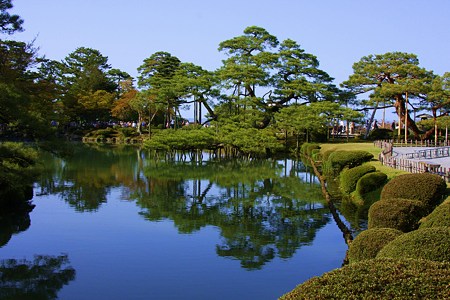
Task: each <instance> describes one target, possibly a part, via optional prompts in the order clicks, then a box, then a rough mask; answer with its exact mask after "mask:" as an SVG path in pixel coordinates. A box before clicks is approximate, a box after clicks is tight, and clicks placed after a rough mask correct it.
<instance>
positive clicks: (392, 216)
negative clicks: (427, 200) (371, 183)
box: [368, 198, 427, 232]
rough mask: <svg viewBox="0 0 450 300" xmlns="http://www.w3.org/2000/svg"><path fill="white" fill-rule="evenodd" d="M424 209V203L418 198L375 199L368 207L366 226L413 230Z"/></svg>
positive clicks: (424, 211)
mask: <svg viewBox="0 0 450 300" xmlns="http://www.w3.org/2000/svg"><path fill="white" fill-rule="evenodd" d="M426 211H427V210H426V208H425V205H424V204H423V203H422V202H420V201H418V200H409V199H401V198H394V199H385V200H381V201H377V202H375V203H374V204H372V205H371V206H370V208H369V214H368V221H369V224H368V228H369V229H370V228H394V229H398V230H400V231H403V232H408V231H411V230H415V229H417V228H418V227H419V221H420V219H421V218H422V217H424V216H425V215H426V213H427V212H426Z"/></svg>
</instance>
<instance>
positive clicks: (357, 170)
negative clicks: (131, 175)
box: [339, 164, 376, 194]
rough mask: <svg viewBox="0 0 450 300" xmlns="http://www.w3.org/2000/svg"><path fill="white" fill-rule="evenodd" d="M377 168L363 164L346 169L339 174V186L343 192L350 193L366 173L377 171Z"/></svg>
mask: <svg viewBox="0 0 450 300" xmlns="http://www.w3.org/2000/svg"><path fill="white" fill-rule="evenodd" d="M375 170H376V168H375V167H374V166H372V165H369V164H363V165H360V166H357V167H354V168H351V169H345V170H343V171H342V172H341V174H340V175H339V188H340V190H341V192H342V193H344V194H350V193H351V192H353V191H354V190H355V189H356V183H357V182H358V180H359V179H360V178H361V177H362V176H363V175H365V174H367V173H371V172H375Z"/></svg>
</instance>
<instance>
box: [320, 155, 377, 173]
mask: <svg viewBox="0 0 450 300" xmlns="http://www.w3.org/2000/svg"><path fill="white" fill-rule="evenodd" d="M372 158H373V154H371V153H369V152H367V151H359V150H357V151H342V150H339V151H334V152H332V153H331V154H330V156H329V157H328V159H327V161H325V162H324V166H323V167H324V169H323V171H324V173H325V174H326V175H328V176H338V175H339V173H340V172H341V171H342V170H343V169H344V168H349V169H351V168H354V167H356V166H359V165H362V164H363V163H365V162H368V161H370V160H371V159H372Z"/></svg>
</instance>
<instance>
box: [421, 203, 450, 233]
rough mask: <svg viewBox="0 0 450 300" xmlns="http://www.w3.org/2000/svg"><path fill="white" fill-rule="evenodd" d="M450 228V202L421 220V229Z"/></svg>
mask: <svg viewBox="0 0 450 300" xmlns="http://www.w3.org/2000/svg"><path fill="white" fill-rule="evenodd" d="M429 227H450V200H447V201H445V202H444V203H442V204H441V205H439V206H438V207H436V208H435V209H434V210H433V211H432V212H431V214H429V215H428V216H426V217H424V218H423V219H422V220H420V226H419V228H429Z"/></svg>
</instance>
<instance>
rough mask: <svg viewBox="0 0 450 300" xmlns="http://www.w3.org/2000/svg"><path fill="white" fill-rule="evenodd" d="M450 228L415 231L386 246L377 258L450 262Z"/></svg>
mask: <svg viewBox="0 0 450 300" xmlns="http://www.w3.org/2000/svg"><path fill="white" fill-rule="evenodd" d="M449 249H450V227H433V228H423V229H418V230H414V231H411V232H408V233H405V234H402V235H400V236H399V237H397V238H396V239H395V240H393V241H392V242H390V243H389V244H387V245H386V246H384V248H383V249H381V250H380V252H379V253H378V255H377V258H394V259H400V258H415V259H428V260H433V261H440V262H450V251H449Z"/></svg>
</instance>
